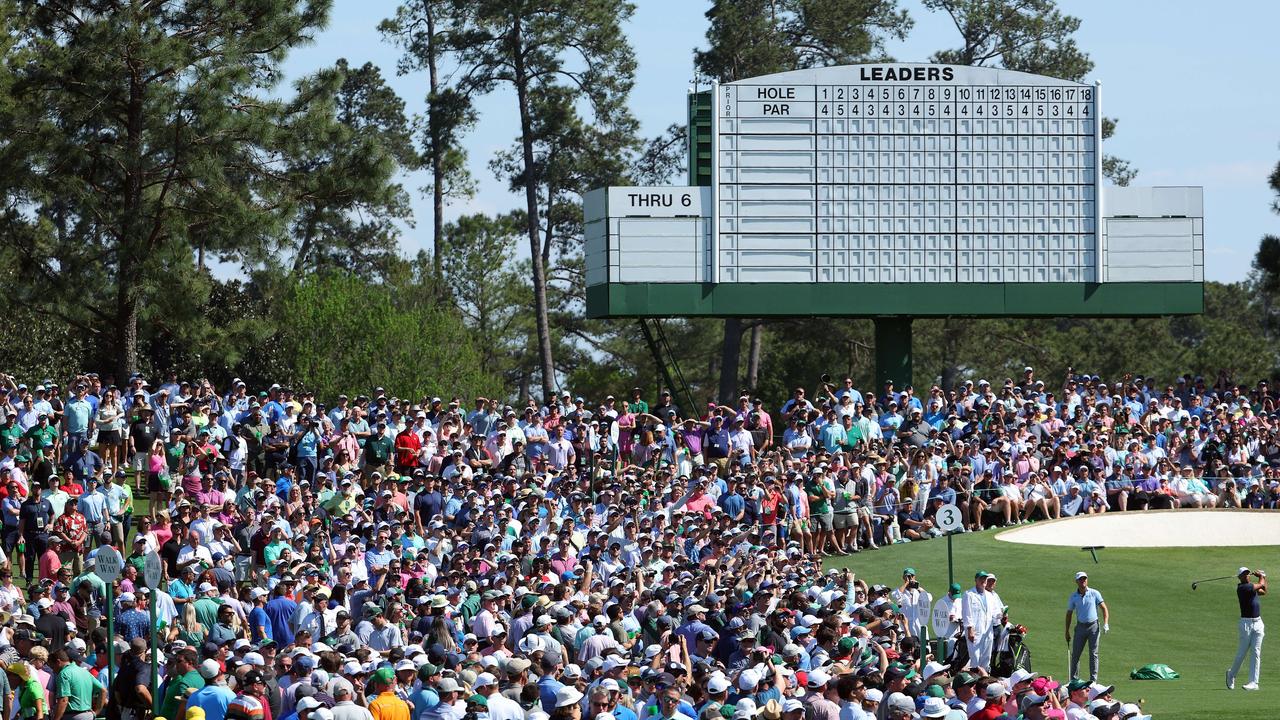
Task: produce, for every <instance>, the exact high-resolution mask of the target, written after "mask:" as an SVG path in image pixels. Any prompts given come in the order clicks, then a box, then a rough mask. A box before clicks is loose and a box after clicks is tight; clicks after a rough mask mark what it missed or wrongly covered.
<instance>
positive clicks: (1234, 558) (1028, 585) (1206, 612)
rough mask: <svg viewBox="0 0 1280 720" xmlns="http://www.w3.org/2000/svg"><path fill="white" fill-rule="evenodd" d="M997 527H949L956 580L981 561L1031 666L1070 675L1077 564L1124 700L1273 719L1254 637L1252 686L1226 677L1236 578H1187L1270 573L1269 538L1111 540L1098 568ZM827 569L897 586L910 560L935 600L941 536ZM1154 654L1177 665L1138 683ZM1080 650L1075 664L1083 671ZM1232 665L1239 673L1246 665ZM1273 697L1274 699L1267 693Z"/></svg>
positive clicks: (1105, 659)
mask: <svg viewBox="0 0 1280 720" xmlns="http://www.w3.org/2000/svg"><path fill="white" fill-rule="evenodd" d="M994 535H995V533H994V531H988V532H984V533H976V534H975V533H970V534H963V535H956V536H955V540H954V561H955V580H956V582H958V583H960V584H961V585H962V586H964V587H965V588H966V589H967V588H968V587H971V586H972V584H973V574H974V572H976V571H977V570H979V569H983V570H987V571H989V572H993V573H995V574H996V575H997V576H998V577H999V579H1000V580H999V584H998V585H997V587H996V591H997V592H999V593H1000V597H1001V598H1002V599H1003V600H1004V602H1005V603H1006V604H1007V605H1009V616H1010V618H1012V620H1013V621H1014V622H1016V623H1021V624H1023V625H1025V626H1027V629H1028V636H1027V643H1028V645H1029V647H1030V648H1031V653H1032V668H1033V669H1034V670H1035V671H1037V672H1040V673H1045V674H1049V675H1053V676H1054V677H1055V678H1059V679H1060V678H1062V677H1064V676H1065V675H1066V674H1067V662H1068V658H1067V650H1066V648H1067V645H1066V642H1065V640H1064V638H1063V630H1064V619H1065V614H1066V602H1067V596H1068V595H1069V594H1070V593H1071V592H1073V591H1074V589H1075V583H1074V581H1073V577H1074V575H1075V573H1076V571H1077V570H1084V571H1086V572H1088V573H1089V579H1090V583H1091V585H1092V586H1093V587H1095V588H1097V589H1098V590H1099V591H1100V592H1101V593H1102V595H1103V597H1104V598H1105V599H1106V601H1107V605H1108V606H1109V607H1110V609H1111V633H1110V634H1108V635H1104V636H1103V637H1102V642H1101V644H1100V649H1099V654H1100V657H1101V664H1100V669H1099V672H1100V675H1101V677H1100V679H1101V680H1102V681H1104V682H1106V683H1113V684H1115V685H1116V695H1117V697H1119V698H1121V699H1122V700H1124V701H1126V702H1131V701H1132V702H1136V701H1138V700H1139V699H1144V700H1145V702H1143V703H1142V704H1143V708H1144V710H1145V711H1146V712H1149V713H1152V714H1154V716H1155V717H1157V718H1160V720H1166V719H1167V718H1209V717H1214V718H1216V717H1232V718H1275V717H1277V716H1280V710H1277V709H1276V705H1275V697H1274V696H1275V695H1276V694H1277V692H1278V691H1280V670H1278V669H1277V665H1276V661H1275V660H1271V661H1270V662H1267V661H1268V660H1269V659H1270V658H1274V657H1275V655H1268V652H1269V651H1271V652H1274V651H1273V650H1271V648H1269V647H1268V644H1267V641H1264V643H1263V652H1262V657H1263V664H1262V677H1261V681H1260V684H1261V686H1262V689H1261V690H1260V691H1258V692H1245V691H1243V690H1240V689H1239V687H1240V685H1243V684H1244V683H1245V682H1247V680H1238V681H1237V684H1236V687H1237V689H1236V690H1234V691H1228V690H1227V689H1226V687H1225V686H1224V685H1223V674H1224V672H1225V671H1226V669H1227V668H1228V667H1230V665H1231V661H1232V660H1233V659H1234V657H1235V650H1236V642H1237V635H1236V624H1237V621H1238V619H1239V610H1238V607H1237V604H1236V598H1235V581H1234V580H1223V581H1219V582H1214V583H1208V584H1205V585H1201V586H1200V588H1199V590H1196V591H1194V592H1193V591H1192V590H1191V582H1192V581H1193V580H1200V579H1203V578H1211V577H1218V576H1220V575H1230V574H1232V573H1234V572H1235V571H1236V569H1237V568H1238V567H1240V566H1241V565H1246V566H1248V567H1251V568H1262V569H1263V570H1277V569H1280V565H1277V564H1276V563H1275V562H1274V561H1275V558H1276V551H1277V549H1278V548H1276V547H1246V548H1239V547H1237V548H1211V547H1205V548H1116V549H1105V550H1099V551H1098V561H1099V564H1097V565H1095V564H1094V562H1093V560H1092V558H1090V556H1089V553H1088V552H1086V551H1081V550H1080V549H1079V548H1078V547H1049V546H1042V545H1020V544H1014V543H1007V542H1001V541H998V540H996V539H995V537H994ZM827 566H828V567H845V566H848V567H850V568H851V569H853V570H854V571H855V572H856V573H857V574H858V576H859V577H861V578H863V579H864V580H865V581H866V582H868V583H870V584H874V583H884V584H886V585H891V586H894V587H896V586H897V585H898V584H899V583H900V582H901V573H902V568H904V567H907V566H911V567H914V568H915V569H916V571H917V572H918V577H919V579H920V582H921V584H922V585H923V586H924V587H925V588H926V589H927V590H929V592H930V593H932V594H933V596H934V598H935V599H936V598H937V597H939V596H940V595H941V594H942V593H943V592H944V591H945V589H946V587H947V543H946V541H945V540H943V539H937V540H930V541H927V542H916V543H911V544H908V545H897V546H893V547H889V548H882V549H880V550H876V551H871V552H866V551H864V552H862V553H861V554H859V555H855V556H852V557H849V558H832V559H829V560H828V561H827ZM1275 603H1276V599H1275V598H1274V597H1265V598H1263V599H1262V604H1263V609H1262V616H1263V618H1264V620H1265V619H1267V618H1269V617H1280V609H1278V608H1276V606H1275ZM1270 642H1271V643H1273V644H1274V643H1275V642H1276V641H1275V640H1270ZM1153 662H1162V663H1165V664H1167V665H1169V666H1170V667H1172V668H1173V669H1174V670H1177V671H1178V672H1179V673H1180V674H1181V675H1182V678H1181V679H1179V680H1174V681H1152V680H1143V681H1135V680H1130V679H1129V671H1130V670H1132V669H1133V668H1136V667H1140V666H1142V665H1145V664H1147V663H1153ZM1084 663H1085V658H1082V663H1081V665H1082V667H1081V670H1082V671H1084V672H1087V666H1085V664H1084ZM1241 674H1244V672H1243V669H1242V672H1241ZM1268 696H1271V697H1268Z"/></svg>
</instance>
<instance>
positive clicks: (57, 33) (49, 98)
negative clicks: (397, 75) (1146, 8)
mask: <svg viewBox="0 0 1280 720" xmlns="http://www.w3.org/2000/svg"><path fill="white" fill-rule="evenodd" d="M328 6H329V4H328V2H326V1H323V0H311V1H308V2H301V3H294V2H280V1H279V0H248V1H247V2H238V3H227V2H166V3H125V4H112V5H103V4H102V3H99V2H91V1H89V0H82V1H75V0H71V1H68V2H59V3H48V2H37V1H36V0H17V1H16V2H14V3H13V4H12V7H13V8H14V9H15V12H14V13H13V16H12V18H11V20H12V21H11V22H10V24H9V33H6V38H7V42H11V43H12V44H13V45H12V47H11V49H10V52H8V53H6V54H5V57H4V59H3V67H2V68H0V77H4V87H5V88H7V90H8V94H7V96H6V97H5V99H4V101H3V102H0V135H2V136H3V137H5V138H6V142H5V143H4V144H3V145H2V146H0V192H2V193H3V194H4V196H5V197H6V199H7V200H8V201H9V203H8V205H7V207H8V208H9V209H8V212H7V213H6V217H5V222H3V223H0V246H3V247H5V248H8V249H9V250H11V251H12V252H13V253H14V256H15V257H16V258H17V259H18V262H19V269H20V270H21V272H22V274H23V275H24V276H25V277H30V278H32V279H33V281H34V283H35V284H37V285H39V286H42V290H43V292H41V293H39V294H38V295H37V294H32V295H30V296H29V297H28V298H24V302H27V303H30V304H32V305H39V306H41V307H42V308H44V309H47V310H48V311H49V312H55V313H58V314H59V315H61V316H63V317H64V319H65V320H66V321H68V322H70V323H71V324H72V325H73V326H76V327H80V328H95V334H97V335H98V336H99V339H100V340H101V342H102V344H103V345H104V346H105V348H106V352H107V354H109V355H110V356H111V359H112V360H113V361H114V364H115V365H116V368H117V370H118V372H120V373H121V374H123V373H126V372H128V371H130V370H132V369H134V368H136V367H137V366H138V364H139V363H138V349H139V331H140V326H141V331H142V333H143V334H144V335H145V333H146V332H147V328H148V326H149V324H150V323H151V322H161V321H162V320H163V319H164V318H165V317H167V316H168V315H169V314H170V312H171V311H172V310H174V309H175V308H176V307H178V306H181V305H196V306H198V305H200V304H201V303H202V302H203V301H204V299H205V297H204V296H203V293H204V292H206V291H204V290H201V289H200V287H199V285H200V283H201V281H200V280H199V279H198V278H194V277H192V276H193V275H195V274H198V273H199V270H200V269H199V268H198V267H197V266H196V258H197V257H204V256H205V254H209V255H211V256H212V257H214V258H218V259H222V260H232V261H237V260H245V259H247V258H251V257H254V256H256V255H258V254H260V253H261V252H262V249H263V248H265V247H270V246H271V245H273V244H274V243H275V242H277V240H278V238H279V236H280V235H281V233H283V232H284V231H285V229H286V227H287V225H286V222H285V218H284V215H283V214H282V213H280V212H278V210H279V205H278V204H276V202H275V201H273V200H272V198H277V197H278V192H279V191H278V187H277V180H278V170H279V167H280V165H281V164H282V163H281V162H280V161H281V158H280V157H279V155H278V152H277V148H278V134H279V130H280V127H281V122H280V121H281V116H282V113H283V110H284V103H282V102H279V101H276V100H273V99H271V98H270V90H271V88H272V86H273V85H274V84H275V83H276V81H277V80H278V79H279V75H280V65H281V63H282V62H283V60H284V58H285V57H286V55H287V53H288V52H289V51H290V50H291V49H292V48H294V47H297V46H298V45H301V44H303V43H305V42H308V41H309V40H310V39H311V36H312V33H313V32H314V31H315V30H316V29H317V28H319V27H320V26H321V25H322V24H323V23H324V21H325V18H326V16H327V13H328ZM6 7H8V6H6ZM174 286H176V287H179V288H182V289H184V290H190V291H191V292H192V293H194V294H195V296H194V297H193V296H191V295H172V294H167V293H166V292H165V289H166V288H169V287H174ZM98 328H101V330H96V329H98Z"/></svg>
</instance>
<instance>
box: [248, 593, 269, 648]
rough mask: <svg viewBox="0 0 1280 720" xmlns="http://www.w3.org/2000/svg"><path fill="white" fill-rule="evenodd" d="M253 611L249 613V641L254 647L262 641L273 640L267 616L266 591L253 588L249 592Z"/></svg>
mask: <svg viewBox="0 0 1280 720" xmlns="http://www.w3.org/2000/svg"><path fill="white" fill-rule="evenodd" d="M249 597H250V599H251V600H252V601H253V609H252V610H250V611H249V639H250V640H251V641H253V643H254V644H255V645H256V644H257V643H260V642H262V641H263V640H273V639H274V637H273V636H272V632H271V618H270V617H269V616H268V615H267V611H266V605H267V591H266V590H264V589H262V588H254V589H253V590H250V591H249Z"/></svg>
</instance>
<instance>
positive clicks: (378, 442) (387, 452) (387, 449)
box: [364, 420, 395, 473]
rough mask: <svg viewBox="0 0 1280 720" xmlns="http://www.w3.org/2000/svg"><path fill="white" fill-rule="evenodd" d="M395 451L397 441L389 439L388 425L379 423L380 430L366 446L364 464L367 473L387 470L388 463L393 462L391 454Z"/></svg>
mask: <svg viewBox="0 0 1280 720" xmlns="http://www.w3.org/2000/svg"><path fill="white" fill-rule="evenodd" d="M394 451H395V441H393V440H392V439H391V438H389V437H387V423H386V422H384V421H381V420H379V421H378V429H377V430H376V431H374V433H373V435H371V436H370V437H369V441H368V442H366V443H365V444H364V462H365V466H366V467H365V471H366V472H369V473H372V472H375V471H376V472H381V471H383V470H385V469H386V465H387V462H389V461H390V460H391V453H392V452H394Z"/></svg>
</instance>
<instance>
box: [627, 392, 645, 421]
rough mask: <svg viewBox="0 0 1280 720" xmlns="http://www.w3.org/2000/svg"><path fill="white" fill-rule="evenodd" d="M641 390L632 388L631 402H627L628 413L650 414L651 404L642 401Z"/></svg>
mask: <svg viewBox="0 0 1280 720" xmlns="http://www.w3.org/2000/svg"><path fill="white" fill-rule="evenodd" d="M640 394H641V393H640V388H631V400H630V401H628V402H627V412H630V413H635V414H637V415H638V414H640V413H647V412H649V403H647V402H645V401H644V400H642V399H640Z"/></svg>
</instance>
